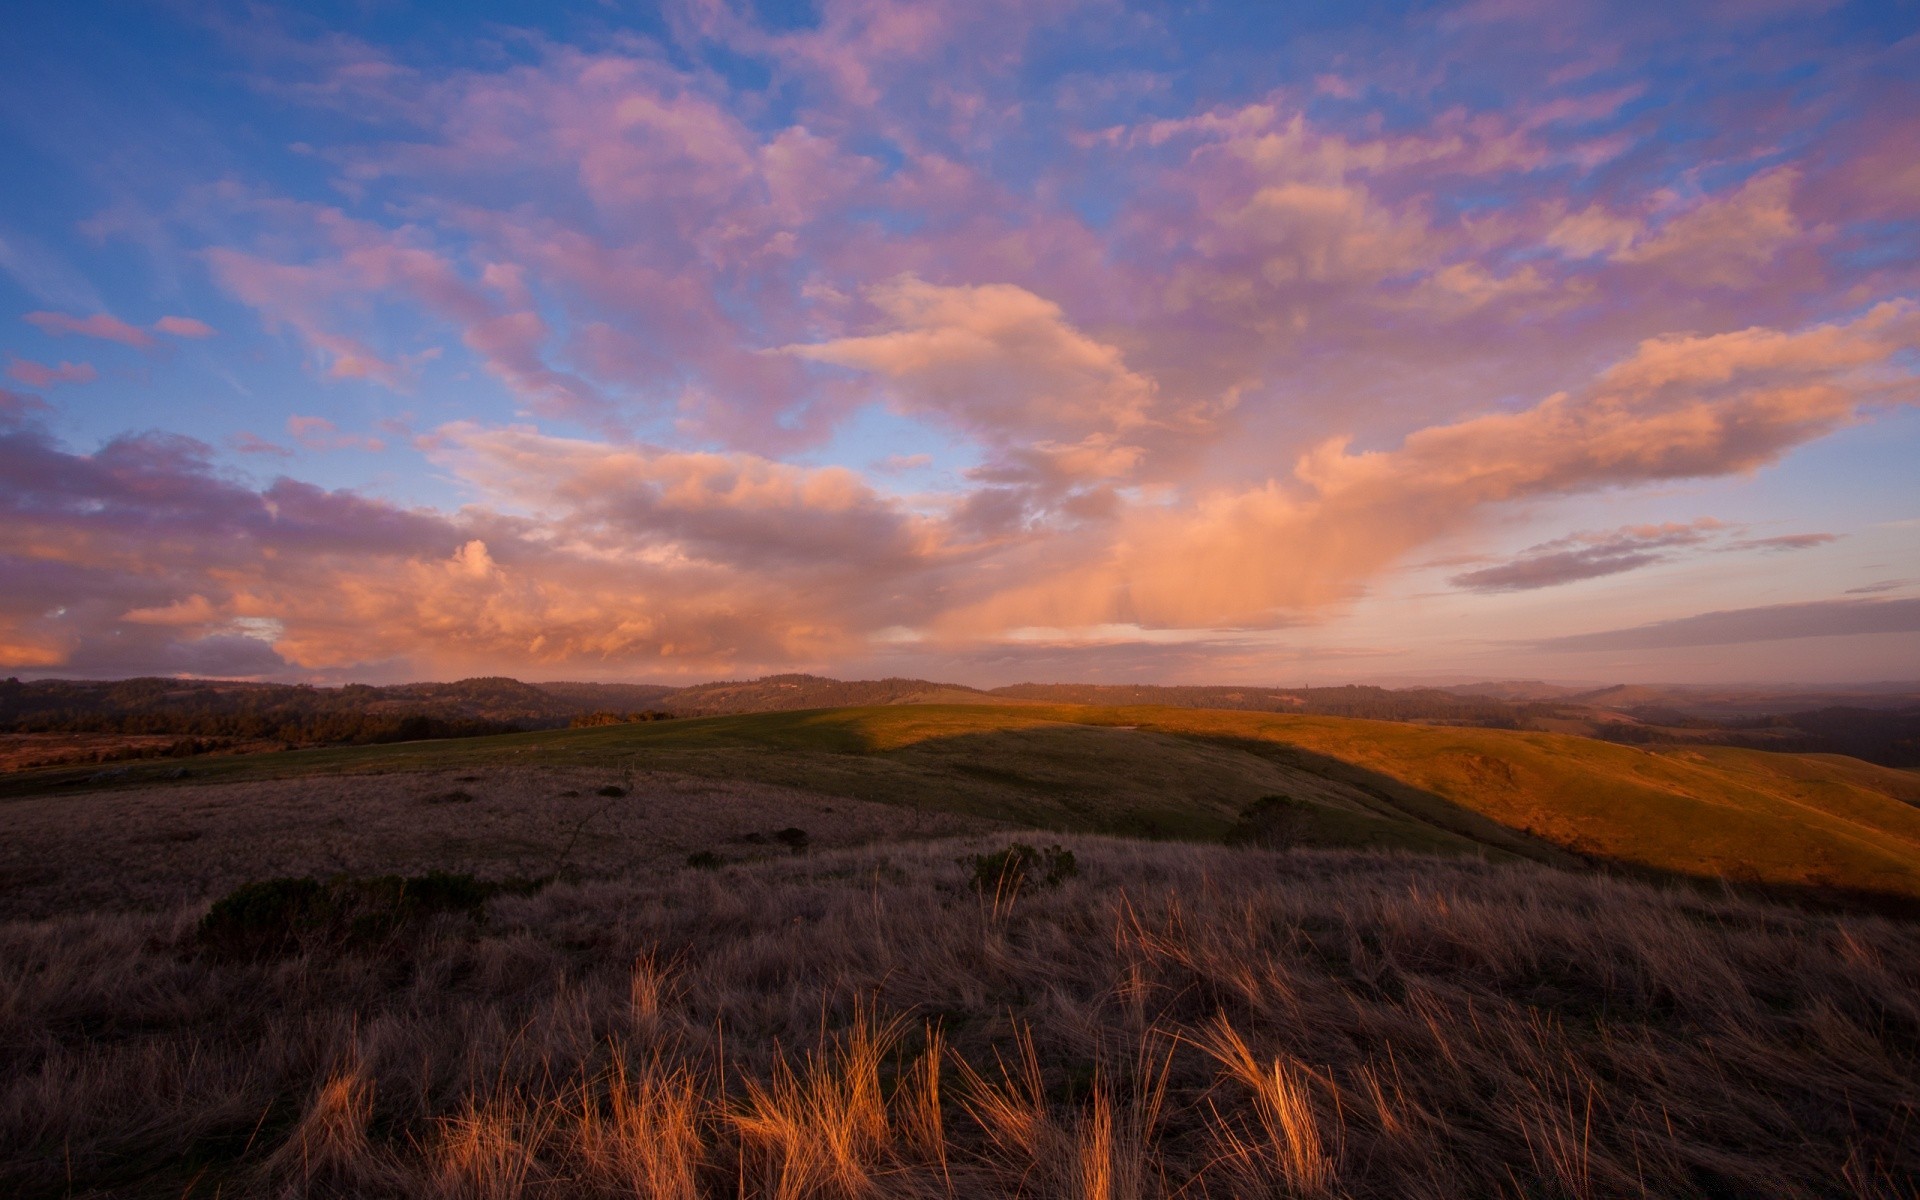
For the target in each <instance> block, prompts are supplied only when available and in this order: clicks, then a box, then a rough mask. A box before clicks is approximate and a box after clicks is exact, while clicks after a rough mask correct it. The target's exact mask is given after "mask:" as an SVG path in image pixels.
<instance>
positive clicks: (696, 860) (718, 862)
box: [687, 850, 726, 871]
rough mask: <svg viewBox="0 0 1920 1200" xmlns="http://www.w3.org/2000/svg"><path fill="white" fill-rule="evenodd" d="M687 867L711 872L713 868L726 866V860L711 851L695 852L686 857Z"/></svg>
mask: <svg viewBox="0 0 1920 1200" xmlns="http://www.w3.org/2000/svg"><path fill="white" fill-rule="evenodd" d="M687 865H688V866H690V867H697V868H699V869H700V870H702V871H711V870H713V869H714V868H715V867H720V866H724V865H726V860H725V859H723V858H721V857H720V856H719V855H718V854H715V853H714V852H713V851H711V850H695V851H694V852H693V853H692V854H689V855H687Z"/></svg>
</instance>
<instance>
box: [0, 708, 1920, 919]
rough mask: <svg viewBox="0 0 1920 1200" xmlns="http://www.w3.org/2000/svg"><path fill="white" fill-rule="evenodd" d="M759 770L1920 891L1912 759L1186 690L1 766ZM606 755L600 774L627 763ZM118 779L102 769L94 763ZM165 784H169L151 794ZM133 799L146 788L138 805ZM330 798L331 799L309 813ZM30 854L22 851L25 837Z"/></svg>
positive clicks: (315, 772)
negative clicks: (1201, 700)
mask: <svg viewBox="0 0 1920 1200" xmlns="http://www.w3.org/2000/svg"><path fill="white" fill-rule="evenodd" d="M509 767H512V768H527V769H542V770H551V769H568V770H586V771H588V772H592V771H601V772H608V773H612V775H617V774H619V773H621V772H627V771H640V772H654V773H670V774H675V775H682V776H689V777H695V778H704V779H711V780H726V781H729V782H731V783H738V782H750V783H759V784H769V785H773V786H776V787H783V788H789V789H794V790H797V791H803V792H809V793H815V794H818V795H824V796H834V797H841V798H846V799H855V800H866V801H871V802H874V803H878V804H886V805H892V806H895V807H899V808H907V809H912V810H914V811H916V812H943V813H951V814H955V815H958V816H965V817H977V818H984V819H988V820H994V821H1004V822H1011V823H1014V824H1018V825H1022V826H1027V827H1033V828H1039V829H1048V830H1056V831H1060V832H1092V833H1113V834H1124V835H1131V836H1147V837H1175V838H1187V839H1198V840H1215V839H1218V838H1219V837H1221V836H1222V835H1224V834H1225V833H1227V832H1228V831H1229V830H1230V829H1232V828H1233V826H1234V824H1235V822H1236V821H1237V819H1238V818H1239V816H1240V814H1241V813H1242V812H1243V811H1244V810H1245V809H1246V807H1247V806H1248V805H1249V804H1251V803H1253V802H1255V801H1257V800H1259V799H1260V798H1261V797H1263V796H1270V795H1285V796H1288V797H1291V798H1293V799H1294V800H1296V801H1299V802H1301V803H1302V805H1303V806H1304V811H1305V813H1306V820H1305V821H1304V825H1305V828H1304V829H1303V830H1302V831H1301V834H1300V837H1299V838H1298V840H1299V841H1300V842H1302V843H1303V844H1308V845H1317V846H1343V847H1352V848H1392V849H1405V850H1415V851H1433V852H1442V853H1446V852H1471V853H1482V854H1490V855H1493V856H1495V857H1496V858H1498V857H1519V858H1525V859H1530V860H1534V861H1538V862H1544V863H1549V864H1555V865H1574V864H1579V863H1606V864H1611V865H1614V866H1618V867H1621V868H1624V869H1632V870H1639V871H1643V872H1648V873H1654V874H1679V875H1686V876H1693V877H1697V878H1706V879H1723V878H1724V879H1733V880H1737V881H1740V882H1743V883H1748V884H1754V885H1765V886H1771V887H1775V888H1780V889H1785V890H1798V891H1802V892H1810V893H1811V892H1831V893H1834V894H1840V893H1848V892H1851V893H1856V894H1858V895H1860V896H1864V897H1869V898H1879V899H1881V900H1884V901H1886V902H1888V903H1890V904H1894V905H1909V904H1912V903H1913V902H1914V901H1915V900H1916V899H1920V775H1916V774H1915V773H1914V772H1912V771H1903V770H1895V769H1893V768H1887V767H1877V766H1874V765H1872V764H1868V763H1863V762H1859V761H1857V760H1853V759H1846V758H1840V757H1837V756H1828V755H1789V754H1773V753H1769V752H1765V751H1757V750H1743V749H1734V748H1728V747H1700V746H1688V747H1664V748H1657V749H1643V748H1638V747H1631V746H1621V745H1615V744H1612V743H1606V742H1599V741H1594V740H1591V739H1588V738H1580V737H1573V736H1568V735H1561V734H1550V733H1521V732H1514V731H1509V730H1499V729H1475V728H1464V727H1450V726H1427V725H1413V724H1404V723H1397V722H1385V721H1359V720H1352V719H1346V718H1337V717H1312V716H1290V715H1279V714H1271V713H1256V712H1213V711H1206V710H1194V709H1178V708H1094V707H1081V706H1058V707H1056V706H1044V705H1026V706H1019V707H1008V706H992V705H977V706H970V705H899V706H882V707H873V708H853V709H825V710H817V711H810V712H781V713H760V714H754V715H748V716H729V717H711V718H704V719H699V720H682V721H666V722H660V723H655V724H636V725H619V726H610V727H606V728H598V729H579V730H559V731H545V732H540V733H526V734H516V735H510V736H506V737H495V738H475V739H460V740H448V741H435V742H419V743H408V744H401V745H393V746H369V747H354V748H343V749H330V750H308V751H298V752H292V753H285V754H269V755H257V756H242V757H231V758H212V759H203V760H195V763H194V765H193V766H192V768H191V771H190V775H189V777H188V778H187V779H185V780H175V779H172V778H170V777H171V776H174V775H176V774H178V773H179V771H180V769H181V768H180V766H179V764H177V763H159V764H137V765H132V766H127V767H120V768H114V769H113V770H111V771H110V772H106V773H104V774H105V776H106V778H105V779H104V780H102V775H103V773H102V772H99V771H95V770H86V771H70V772H60V771H43V772H34V773H29V774H26V775H20V776H15V777H12V778H9V779H4V780H0V804H3V805H5V806H6V807H7V809H8V810H9V811H13V812H25V811H29V810H30V809H29V807H28V806H41V807H42V808H43V809H44V806H47V805H53V806H56V811H58V812H59V813H61V814H63V816H62V817H61V818H60V819H61V820H63V821H69V822H72V823H76V824H78V823H84V821H85V820H86V817H85V813H86V810H87V809H88V808H89V807H90V806H93V805H96V804H99V803H102V802H104V801H105V799H106V798H107V797H110V796H112V795H114V794H115V793H118V792H123V791H126V790H128V789H131V788H137V787H140V786H142V785H147V786H154V787H159V788H162V789H167V790H173V789H178V790H182V791H189V792H195V793H200V792H204V791H206V790H207V789H209V788H211V787H215V786H217V785H221V784H224V783H229V782H243V781H249V782H250V781H259V780H269V779H299V778H312V777H320V776H342V777H362V776H377V775H387V774H394V773H408V772H443V773H451V774H453V775H456V776H457V775H458V774H463V773H472V772H476V771H493V770H497V769H502V768H509ZM612 775H610V776H609V777H612ZM103 782H104V783H107V784H110V785H111V786H110V787H106V788H104V789H103V788H102V783H103ZM151 802H154V803H158V802H160V801H159V800H158V793H156V799H155V800H154V801H151ZM141 803H142V804H145V803H149V801H145V800H143V801H141ZM316 818H317V814H316ZM21 853H26V851H21Z"/></svg>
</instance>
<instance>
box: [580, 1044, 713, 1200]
mask: <svg viewBox="0 0 1920 1200" xmlns="http://www.w3.org/2000/svg"><path fill="white" fill-rule="evenodd" d="M605 1087H606V1096H605V1103H604V1105H602V1103H601V1102H600V1097H599V1096H597V1095H596V1094H595V1090H594V1089H592V1088H582V1089H581V1092H580V1099H579V1108H578V1110H577V1112H576V1114H575V1121H576V1124H575V1127H574V1129H573V1131H572V1149H573V1151H574V1152H575V1153H576V1154H577V1155H578V1156H579V1157H580V1159H581V1160H583V1163H584V1166H585V1169H586V1174H587V1175H588V1177H589V1178H591V1179H592V1180H594V1181H595V1182H597V1183H599V1184H600V1185H601V1186H603V1187H605V1188H606V1189H607V1190H609V1191H615V1192H617V1193H619V1194H621V1195H626V1196H633V1197H638V1198H640V1200H695V1198H696V1197H697V1196H698V1195H699V1189H700V1180H699V1175H700V1169H701V1166H702V1165H703V1163H704V1161H705V1155H706V1145H705V1140H704V1139H703V1138H702V1136H701V1127H702V1124H703V1121H704V1118H705V1116H706V1113H707V1110H708V1109H709V1107H710V1105H711V1101H710V1100H709V1097H708V1094H707V1089H706V1086H705V1085H704V1084H703V1082H702V1081H701V1080H700V1079H699V1078H698V1077H696V1076H695V1075H694V1073H693V1072H692V1071H691V1070H690V1069H689V1068H687V1067H686V1066H685V1065H679V1066H674V1067H668V1066H667V1065H666V1064H665V1063H663V1062H662V1061H661V1059H660V1057H659V1056H658V1055H655V1056H654V1057H653V1058H651V1059H649V1060H648V1061H647V1062H645V1063H644V1064H643V1065H641V1066H640V1067H638V1068H637V1069H636V1068H629V1067H628V1065H627V1062H626V1059H625V1056H624V1055H623V1054H621V1053H620V1052H619V1051H618V1049H617V1048H616V1051H615V1054H614V1059H613V1065H612V1067H610V1068H609V1070H608V1074H607V1078H606V1081H605Z"/></svg>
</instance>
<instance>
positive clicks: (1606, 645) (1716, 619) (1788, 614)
mask: <svg viewBox="0 0 1920 1200" xmlns="http://www.w3.org/2000/svg"><path fill="white" fill-rule="evenodd" d="M1872 633H1920V599H1915V600H1814V601H1809V602H1807V603H1805V604H1771V605H1766V606H1763V607H1759V608H1740V609H1729V610H1727V611H1724V612H1708V613H1700V614H1698V615H1697V616H1691V617H1678V618H1676V619H1674V620H1671V621H1655V622H1653V623H1651V624H1647V625H1636V626H1634V627H1632V628H1630V629H1609V630H1604V631H1602V632H1599V633H1581V634H1571V635H1568V636H1565V637H1556V638H1547V639H1544V640H1542V641H1539V642H1536V643H1534V645H1535V646H1536V647H1537V648H1538V649H1541V650H1549V651H1556V652H1565V653H1571V652H1578V651H1589V650H1657V649H1666V648H1672V647H1680V646H1726V645H1734V644H1737V643H1742V642H1773V641H1786V640H1791V639H1795V638H1814V637H1841V636H1847V635H1853V634H1872Z"/></svg>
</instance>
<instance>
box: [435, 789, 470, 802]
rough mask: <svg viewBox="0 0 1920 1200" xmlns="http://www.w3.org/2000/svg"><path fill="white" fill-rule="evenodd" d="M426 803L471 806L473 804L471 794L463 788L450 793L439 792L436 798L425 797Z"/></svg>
mask: <svg viewBox="0 0 1920 1200" xmlns="http://www.w3.org/2000/svg"><path fill="white" fill-rule="evenodd" d="M426 802H427V803H428V804H471V803H473V793H472V792H469V791H467V790H466V789H465V788H455V789H453V790H452V791H450V792H441V793H440V794H439V795H436V796H428V797H426Z"/></svg>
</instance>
